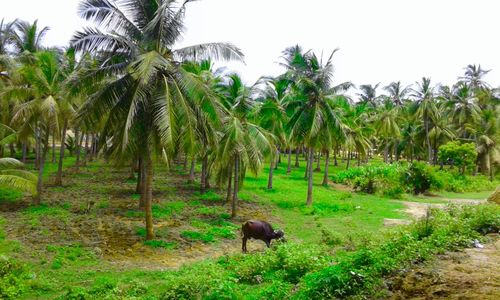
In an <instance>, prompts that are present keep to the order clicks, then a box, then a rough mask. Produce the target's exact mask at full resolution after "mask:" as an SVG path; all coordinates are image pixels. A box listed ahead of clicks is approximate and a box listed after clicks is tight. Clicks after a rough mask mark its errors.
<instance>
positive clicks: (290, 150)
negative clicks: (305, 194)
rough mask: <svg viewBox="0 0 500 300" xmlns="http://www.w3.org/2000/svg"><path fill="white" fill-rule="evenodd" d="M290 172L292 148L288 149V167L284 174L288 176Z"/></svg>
mask: <svg viewBox="0 0 500 300" xmlns="http://www.w3.org/2000/svg"><path fill="white" fill-rule="evenodd" d="M291 172H292V148H291V147H288V167H287V169H286V174H287V175H290V173H291Z"/></svg>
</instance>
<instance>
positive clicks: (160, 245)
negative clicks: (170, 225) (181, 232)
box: [144, 240, 177, 249]
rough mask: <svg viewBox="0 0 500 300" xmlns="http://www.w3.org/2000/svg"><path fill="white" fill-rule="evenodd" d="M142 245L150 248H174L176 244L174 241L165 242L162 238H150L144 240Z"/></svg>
mask: <svg viewBox="0 0 500 300" xmlns="http://www.w3.org/2000/svg"><path fill="white" fill-rule="evenodd" d="M144 245H146V246H149V247H152V248H164V249H175V248H176V247H177V244H176V243H175V242H165V241H163V240H150V241H144Z"/></svg>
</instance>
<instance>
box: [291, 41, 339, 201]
mask: <svg viewBox="0 0 500 300" xmlns="http://www.w3.org/2000/svg"><path fill="white" fill-rule="evenodd" d="M297 51H298V52H297ZM300 51H301V49H300V48H297V47H295V48H289V49H287V50H285V53H286V54H287V55H288V59H286V61H287V62H288V64H289V66H288V70H289V73H291V76H290V78H292V79H293V84H292V89H293V90H292V92H293V94H294V95H293V97H291V98H293V100H291V101H289V103H288V105H289V106H290V107H291V108H292V109H293V110H294V113H293V115H292V116H291V118H290V121H289V123H288V127H289V129H290V134H291V135H292V136H302V137H303V139H304V144H305V146H306V147H308V154H307V160H308V163H307V180H308V189H307V202H306V203H307V205H308V206H311V205H312V202H313V195H312V192H313V159H314V150H315V149H318V148H320V145H321V144H320V141H321V140H322V139H324V138H325V135H328V134H333V133H334V132H335V131H340V130H341V120H340V116H339V115H338V113H337V112H336V111H335V110H334V109H333V106H334V104H333V96H334V95H332V80H333V61H332V58H333V55H334V54H335V52H336V51H337V50H335V51H333V52H332V54H331V55H330V56H329V58H328V59H327V60H326V62H323V60H322V59H318V57H317V56H316V55H315V54H314V53H312V52H306V53H301V52H300Z"/></svg>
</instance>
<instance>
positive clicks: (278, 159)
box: [274, 148, 281, 170]
mask: <svg viewBox="0 0 500 300" xmlns="http://www.w3.org/2000/svg"><path fill="white" fill-rule="evenodd" d="M275 159H276V161H275V164H274V169H275V170H278V166H279V165H280V164H281V151H280V149H279V148H277V150H276V158H275Z"/></svg>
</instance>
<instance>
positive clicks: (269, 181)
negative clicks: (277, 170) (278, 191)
mask: <svg viewBox="0 0 500 300" xmlns="http://www.w3.org/2000/svg"><path fill="white" fill-rule="evenodd" d="M270 160H271V165H270V166H269V177H268V178H267V189H268V190H272V189H273V172H274V164H277V157H272V156H271V159H270Z"/></svg>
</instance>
